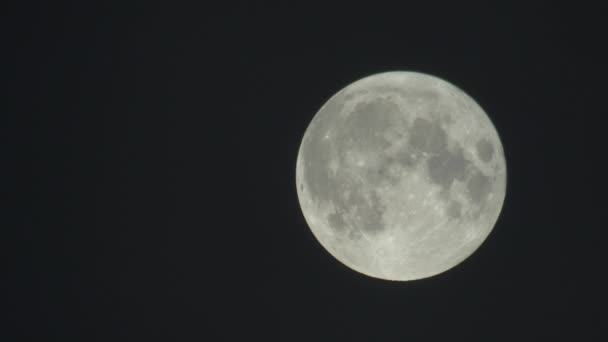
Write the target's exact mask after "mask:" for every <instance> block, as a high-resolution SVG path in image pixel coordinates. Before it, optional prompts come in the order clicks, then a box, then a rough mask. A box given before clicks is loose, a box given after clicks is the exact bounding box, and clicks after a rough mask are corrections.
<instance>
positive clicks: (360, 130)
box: [296, 71, 507, 281]
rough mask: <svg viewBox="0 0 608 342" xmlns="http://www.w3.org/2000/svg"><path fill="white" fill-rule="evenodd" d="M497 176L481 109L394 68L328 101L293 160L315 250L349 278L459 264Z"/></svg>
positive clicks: (497, 186)
mask: <svg viewBox="0 0 608 342" xmlns="http://www.w3.org/2000/svg"><path fill="white" fill-rule="evenodd" d="M506 178H507V173H506V163H505V157H504V152H503V148H502V144H501V141H500V138H499V136H498V133H497V132H496V129H495V128H494V125H493V124H492V122H491V121H490V119H489V118H488V116H487V115H486V113H485V112H484V110H483V109H482V108H481V107H480V106H479V105H478V104H477V103H476V102H475V101H474V100H473V99H472V98H471V97H470V96H468V95H467V94H466V93H464V92H463V91H462V90H460V89H459V88H457V87H456V86H454V85H452V84H450V83H449V82H447V81H445V80H442V79H440V78H438V77H435V76H431V75H427V74H422V73H418V72H405V71H394V72H385V73H380V74H375V75H371V76H368V77H365V78H363V79H360V80H358V81H355V82H354V83H351V84H350V85H348V86H347V87H345V88H344V89H342V90H340V91H339V92H338V93H336V94H335V95H334V96H332V97H331V98H330V99H329V100H328V101H327V102H326V103H325V104H324V105H323V107H321V109H320V110H319V112H318V113H317V114H316V115H315V116H314V118H313V120H312V121H311V123H310V125H309V126H308V128H307V130H306V132H305V134H304V137H303V138H302V142H301V145H300V149H299V152H298V158H297V163H296V186H297V193H298V199H299V202H300V207H301V209H302V212H303V214H304V217H305V219H306V222H307V223H308V225H309V227H310V229H311V230H312V233H313V234H314V236H315V237H316V238H317V240H318V241H319V242H320V243H321V245H322V246H323V247H324V248H325V249H326V250H327V251H328V252H329V253H330V254H331V255H332V256H334V257H335V258H336V259H337V260H339V261H340V262H341V263H343V264H344V265H346V266H348V267H350V268H351V269H353V270H355V271H358V272H360V273H363V274H366V275H368V276H371V277H374V278H380V279H387V280H400V281H406V280H415V279H421V278H426V277H431V276H434V275H437V274H439V273H442V272H444V271H446V270H448V269H450V268H452V267H454V266H456V265H458V264H459V263H461V262H462V261H463V260H465V259H466V258H467V257H469V256H470V255H471V254H472V253H473V252H474V251H475V250H476V249H477V248H478V247H479V246H480V245H481V244H482V243H483V241H484V240H485V239H486V238H487V236H488V235H489V234H490V232H491V231H492V229H493V227H494V225H495V223H496V221H497V219H498V216H499V214H500V211H501V209H502V205H503V202H504V198H505V191H506Z"/></svg>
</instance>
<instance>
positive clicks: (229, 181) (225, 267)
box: [0, 1, 608, 342]
mask: <svg viewBox="0 0 608 342" xmlns="http://www.w3.org/2000/svg"><path fill="white" fill-rule="evenodd" d="M85 3H86V4H85ZM423 3H425V2H423V1H416V2H406V1H402V2H399V3H398V5H394V4H393V5H389V4H382V3H380V2H373V1H372V2H365V5H364V6H359V5H355V4H354V2H351V4H349V5H348V6H344V7H339V6H336V7H331V6H330V5H328V4H325V5H321V6H316V7H315V6H312V5H304V4H303V3H301V4H294V2H291V1H284V2H282V5H268V4H267V5H264V4H261V3H259V2H256V4H253V3H251V4H246V3H240V4H239V3H230V4H225V5H222V6H208V5H204V1H197V2H194V1H193V2H190V3H182V4H181V5H180V4H177V3H176V2H173V1H164V2H160V1H158V2H157V1H115V2H114V3H112V1H99V2H98V3H96V4H95V3H94V2H87V1H73V2H62V1H49V2H40V3H37V2H36V1H34V2H29V3H23V2H18V1H12V2H11V1H9V2H8V7H7V8H6V9H5V10H3V11H2V12H3V14H4V15H3V17H5V18H7V19H6V20H3V21H2V24H1V25H2V34H3V35H5V39H3V40H2V49H1V51H2V58H3V63H2V77H1V78H2V81H3V82H5V86H6V87H5V88H6V89H5V91H4V92H3V96H2V99H3V101H2V103H3V108H4V110H3V111H2V115H1V116H0V138H1V146H0V155H1V156H2V168H1V169H0V186H1V188H2V191H1V193H2V195H3V196H2V198H3V201H2V208H1V211H0V212H1V213H2V215H1V216H0V217H1V218H2V220H1V221H0V222H1V227H2V232H3V238H2V242H3V243H6V245H7V246H6V247H4V248H2V251H3V252H2V254H3V255H5V256H4V257H2V260H4V261H5V262H7V263H6V265H7V266H8V267H6V268H5V267H3V269H5V271H3V272H2V278H0V283H1V285H0V289H2V294H3V296H2V302H0V309H1V310H2V313H3V314H4V316H6V317H7V318H6V319H3V320H2V323H1V324H0V340H1V341H7V342H9V341H62V342H65V341H103V342H106V341H151V340H152V341H156V340H158V341H209V342H212V341H258V340H259V341H328V342H333V341H379V342H380V341H443V340H446V339H449V340H454V341H555V340H564V341H575V340H577V341H598V340H601V339H598V337H599V336H602V335H603V334H602V329H604V332H605V329H606V325H607V323H606V322H607V321H606V311H605V305H604V304H603V303H605V302H604V301H603V297H604V296H603V294H604V293H605V291H606V290H605V288H606V287H604V285H603V278H604V274H605V273H606V270H607V269H608V266H606V261H608V258H607V257H606V254H605V253H606V250H607V249H606V246H605V242H606V239H604V238H603V237H602V235H604V232H603V230H605V229H606V226H607V225H606V209H605V205H606V196H605V194H606V192H605V191H604V190H603V186H604V184H602V183H604V178H605V175H606V173H605V171H604V170H603V166H604V165H603V164H604V160H605V159H606V150H605V148H604V147H606V146H607V144H606V142H605V137H606V134H605V133H603V131H605V128H604V127H605V126H603V125H602V121H606V120H605V116H606V114H607V111H606V105H605V104H604V102H605V101H606V89H607V86H606V81H605V79H606V76H607V74H606V61H607V60H608V59H607V58H606V56H605V54H604V51H603V50H604V45H606V36H607V34H608V30H606V26H605V25H604V23H603V22H605V19H604V18H603V13H604V12H602V11H601V10H600V9H599V8H587V7H583V6H582V5H581V4H579V3H578V2H577V3H571V4H570V5H569V6H566V5H560V4H559V2H546V3H533V2H527V5H526V6H522V7H516V6H514V5H511V2H506V1H505V2H501V4H494V3H495V2H492V1H490V2H484V3H483V5H473V4H471V5H464V4H460V3H459V2H449V3H451V5H450V4H442V3H438V2H428V4H426V5H423ZM446 3H448V2H446ZM575 5H576V6H575ZM390 70H410V71H419V72H425V73H429V74H432V75H435V76H438V77H441V78H443V79H446V80H448V81H449V82H451V83H453V84H455V85H457V86H458V87H460V88H462V89H463V90H464V91H466V92H467V93H468V94H469V95H471V96H472V97H473V98H474V99H475V100H476V101H477V102H478V103H479V104H480V105H481V106H482V107H483V108H484V110H485V111H486V112H487V113H488V115H489V116H490V118H491V120H492V121H493V123H494V125H495V127H496V129H497V131H498V133H499V134H500V136H501V139H502V143H503V147H504V150H505V156H506V161H507V169H508V180H507V183H508V185H507V195H506V199H505V205H504V207H503V210H502V213H501V216H500V218H499V220H498V222H497V224H496V226H495V228H494V230H493V232H492V233H491V234H490V236H489V237H488V239H487V240H486V241H485V243H484V244H483V245H482V246H481V247H480V248H479V249H478V250H477V252H476V253H475V254H473V255H472V256H471V257H470V258H468V259H467V260H466V261H465V262H463V263H462V264H460V265H459V266H457V267H455V268H454V269H452V270H450V271H448V272H445V273H442V274H440V275H438V276H435V277H432V278H428V279H424V280H419V281H413V282H387V281H382V280H378V279H373V278H370V277H367V276H364V275H362V274H359V273H356V272H354V271H352V270H351V269H349V268H347V267H345V266H344V265H342V264H341V263H339V262H338V261H336V260H335V259H334V258H333V257H332V256H330V255H329V254H328V253H327V252H326V251H325V249H323V247H322V246H321V245H320V244H319V243H318V242H317V240H316V239H315V238H314V236H313V235H312V233H311V231H310V229H309V228H308V226H307V224H306V222H305V220H304V217H303V215H302V213H301V211H300V208H299V204H298V198H297V194H296V187H295V163H296V157H297V152H298V148H299V144H300V141H301V138H302V136H303V134H304V131H305V129H306V127H307V125H308V123H309V122H310V120H311V119H312V117H313V116H314V114H315V113H316V112H317V110H318V109H319V108H320V107H321V106H322V105H323V103H324V102H325V101H326V100H327V99H328V98H329V97H330V96H332V95H333V94H334V93H335V92H337V91H338V90H339V89H341V88H343V87H344V86H346V85H347V84H349V83H351V82H353V81H355V80H357V79H360V78H362V77H364V76H367V75H370V74H373V73H377V72H383V71H390Z"/></svg>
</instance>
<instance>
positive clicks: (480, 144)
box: [475, 138, 494, 163]
mask: <svg viewBox="0 0 608 342" xmlns="http://www.w3.org/2000/svg"><path fill="white" fill-rule="evenodd" d="M475 147H476V148H477V155H479V159H481V160H482V161H484V162H486V163H487V162H489V161H490V160H492V156H493V155H494V146H493V145H492V143H490V142H489V141H488V140H487V139H483V138H482V139H479V141H477V144H476V145H475Z"/></svg>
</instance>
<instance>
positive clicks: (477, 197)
mask: <svg viewBox="0 0 608 342" xmlns="http://www.w3.org/2000/svg"><path fill="white" fill-rule="evenodd" d="M467 189H468V190H469V195H470V196H471V199H472V200H473V202H475V203H481V202H482V201H483V200H484V199H485V198H486V196H487V195H488V194H489V193H490V191H491V190H492V188H491V184H490V178H488V177H487V176H485V175H483V174H481V173H480V172H475V173H474V174H473V177H471V179H469V181H468V183H467Z"/></svg>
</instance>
